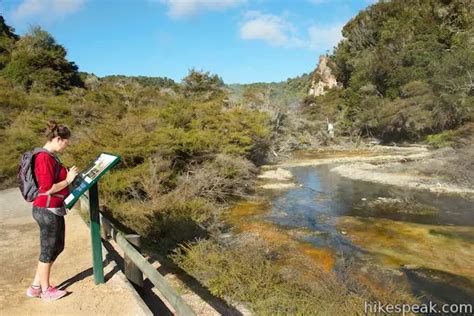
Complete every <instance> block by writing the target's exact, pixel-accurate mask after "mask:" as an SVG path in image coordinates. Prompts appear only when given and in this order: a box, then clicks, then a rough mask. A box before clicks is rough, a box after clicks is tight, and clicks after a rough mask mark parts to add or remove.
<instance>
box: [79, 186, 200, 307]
mask: <svg viewBox="0 0 474 316" xmlns="http://www.w3.org/2000/svg"><path fill="white" fill-rule="evenodd" d="M81 209H85V210H86V211H89V213H90V220H91V225H90V228H91V237H92V259H93V270H94V280H95V283H96V284H99V283H104V269H103V264H102V242H101V238H100V217H101V218H102V223H103V224H104V228H106V230H107V231H106V235H109V236H111V237H112V238H113V239H114V240H115V241H116V243H117V245H118V246H119V247H120V248H121V249H122V251H123V252H124V255H125V258H124V262H125V275H126V276H127V278H128V279H129V280H130V281H132V282H133V283H135V284H137V285H139V286H141V285H142V284H143V283H142V282H143V275H145V276H146V277H147V278H148V279H149V280H150V282H151V283H153V285H154V286H155V287H156V288H157V289H158V290H159V291H160V293H161V294H162V295H163V297H164V298H165V299H166V300H167V301H168V302H169V304H170V305H171V306H172V307H173V309H174V310H175V311H176V314H177V315H186V316H187V315H190V316H193V315H196V313H195V312H194V311H193V310H192V309H191V307H189V305H188V304H186V302H185V301H184V300H183V299H182V297H181V296H180V295H179V294H178V293H177V292H176V291H175V290H174V288H173V287H171V286H170V285H169V284H168V281H167V280H166V279H165V278H164V277H163V276H162V275H161V274H160V273H159V272H158V271H156V269H155V267H153V266H152V265H151V264H150V263H149V262H148V261H147V260H146V259H145V258H144V257H143V256H142V255H141V253H140V252H139V251H138V250H137V249H136V248H135V247H138V246H139V236H138V235H132V236H131V235H125V234H124V233H123V232H121V231H119V230H118V229H116V227H115V226H114V225H113V224H112V223H111V222H110V221H109V220H108V219H107V218H106V217H105V216H104V215H103V214H100V212H99V198H98V188H97V184H95V185H94V186H92V187H91V189H90V190H89V196H87V195H85V196H83V197H81ZM137 237H138V238H137ZM128 239H130V240H132V242H133V241H134V244H135V247H134V245H132V244H131V243H130V242H129V240H128Z"/></svg>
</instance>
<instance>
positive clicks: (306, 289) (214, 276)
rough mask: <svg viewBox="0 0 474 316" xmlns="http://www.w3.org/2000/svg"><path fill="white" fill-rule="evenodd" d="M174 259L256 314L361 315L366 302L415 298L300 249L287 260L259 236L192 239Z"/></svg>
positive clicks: (212, 288)
mask: <svg viewBox="0 0 474 316" xmlns="http://www.w3.org/2000/svg"><path fill="white" fill-rule="evenodd" d="M172 258H173V260H174V261H175V262H176V263H177V264H178V266H180V267H181V268H182V269H183V270H185V271H186V272H187V273H189V274H191V275H192V276H193V277H195V278H196V279H198V280H199V281H200V282H201V283H202V284H204V285H205V286H206V287H207V288H208V289H209V291H210V292H211V293H212V294H213V295H216V296H218V297H221V298H224V299H227V300H230V301H232V302H234V303H244V304H246V305H248V307H249V308H250V309H251V310H252V311H253V312H254V313H255V314H257V315H288V314H291V315H322V314H324V315H349V314H350V315H362V314H364V302H365V301H374V300H380V301H386V302H388V301H390V302H405V303H406V302H415V301H416V300H415V299H414V298H413V297H411V296H410V295H407V294H405V293H403V291H401V290H400V289H396V288H395V287H394V286H388V287H385V288H384V289H381V288H374V287H373V286H371V285H370V284H369V283H365V281H364V279H363V278H358V277H357V273H355V271H352V270H351V268H350V267H348V268H347V269H344V270H343V272H340V273H335V272H328V271H325V269H324V268H323V267H321V266H318V265H315V264H314V261H313V260H312V259H311V258H309V257H308V256H305V255H300V254H298V253H295V256H294V258H293V260H292V261H290V262H282V260H280V259H279V258H280V253H279V250H278V249H276V248H272V247H270V246H269V245H268V244H267V243H265V242H264V241H263V240H261V239H260V238H258V237H255V236H254V235H245V234H243V235H241V236H240V238H237V239H235V240H234V242H233V243H232V244H231V245H224V244H220V243H219V242H217V241H215V240H212V239H207V240H200V241H198V242H195V243H187V244H184V245H182V246H181V248H180V249H179V250H178V251H176V253H175V254H174V255H172ZM353 272H354V273H353Z"/></svg>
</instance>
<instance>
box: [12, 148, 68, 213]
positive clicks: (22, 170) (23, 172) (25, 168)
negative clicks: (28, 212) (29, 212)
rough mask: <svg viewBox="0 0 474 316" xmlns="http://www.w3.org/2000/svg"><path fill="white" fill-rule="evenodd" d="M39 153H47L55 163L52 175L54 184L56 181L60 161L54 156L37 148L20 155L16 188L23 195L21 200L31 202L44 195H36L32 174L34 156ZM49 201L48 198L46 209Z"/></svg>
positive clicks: (59, 169) (36, 189) (35, 183)
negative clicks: (54, 170) (18, 188)
mask: <svg viewBox="0 0 474 316" xmlns="http://www.w3.org/2000/svg"><path fill="white" fill-rule="evenodd" d="M40 152H46V153H48V154H49V155H50V156H51V157H53V158H54V160H56V162H57V164H56V166H55V168H56V172H55V175H54V183H56V179H58V177H59V172H60V171H61V161H60V160H59V159H58V157H57V156H56V155H54V154H52V153H51V152H49V151H47V150H46V149H44V148H39V147H38V148H35V149H33V150H30V151H27V152H25V153H24V154H23V155H21V158H20V165H19V166H18V172H17V181H18V186H19V187H20V191H21V195H23V198H24V199H25V200H26V201H28V202H33V201H34V200H35V199H36V197H37V196H38V195H46V194H45V193H38V182H37V181H36V178H35V173H34V166H35V156H36V154H38V153H40ZM52 196H61V197H63V196H62V195H61V194H52ZM49 200H50V198H49V197H48V203H47V206H46V207H49Z"/></svg>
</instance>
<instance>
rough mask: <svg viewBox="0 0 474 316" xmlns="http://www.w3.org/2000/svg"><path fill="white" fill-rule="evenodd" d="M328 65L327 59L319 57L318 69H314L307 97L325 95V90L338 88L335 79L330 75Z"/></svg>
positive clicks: (322, 56)
mask: <svg viewBox="0 0 474 316" xmlns="http://www.w3.org/2000/svg"><path fill="white" fill-rule="evenodd" d="M328 63H329V58H328V57H326V56H324V55H321V56H319V64H318V68H316V71H315V72H314V73H313V76H312V79H311V86H310V89H309V95H314V96H320V95H323V94H325V93H326V92H327V90H329V89H331V88H334V87H337V86H338V83H337V80H336V77H335V76H334V75H333V74H332V72H331V68H329V65H328Z"/></svg>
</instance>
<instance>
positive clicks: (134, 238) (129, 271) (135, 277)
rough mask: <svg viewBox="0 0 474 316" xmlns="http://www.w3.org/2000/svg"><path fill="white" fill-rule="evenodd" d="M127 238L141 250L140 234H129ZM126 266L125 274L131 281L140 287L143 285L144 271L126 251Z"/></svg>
mask: <svg viewBox="0 0 474 316" xmlns="http://www.w3.org/2000/svg"><path fill="white" fill-rule="evenodd" d="M125 238H126V239H127V240H128V242H129V243H131V244H132V245H133V246H134V247H135V248H136V249H137V250H138V251H140V235H137V234H128V235H125ZM124 268H125V276H126V277H127V279H129V280H130V281H131V282H133V283H134V284H135V285H137V286H139V287H143V272H142V271H141V270H140V268H139V267H137V265H136V264H135V263H134V262H133V261H132V259H131V258H130V257H129V256H128V255H127V253H124Z"/></svg>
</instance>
